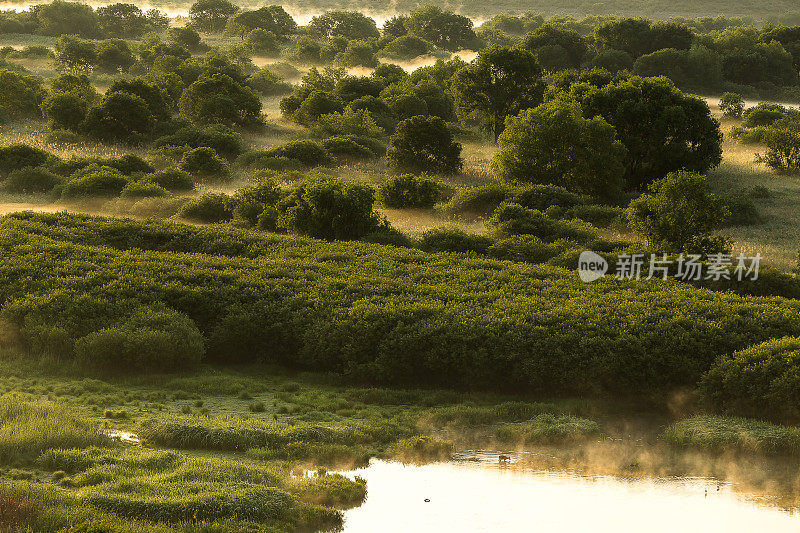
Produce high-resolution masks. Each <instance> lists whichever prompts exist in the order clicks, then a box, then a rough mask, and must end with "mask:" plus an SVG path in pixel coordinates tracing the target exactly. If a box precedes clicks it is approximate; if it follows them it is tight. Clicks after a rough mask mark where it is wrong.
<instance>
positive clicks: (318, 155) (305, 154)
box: [251, 140, 333, 167]
mask: <svg viewBox="0 0 800 533" xmlns="http://www.w3.org/2000/svg"><path fill="white" fill-rule="evenodd" d="M255 153H257V154H261V156H263V157H285V158H287V159H294V160H295V161H299V162H300V163H302V164H304V165H305V166H307V167H317V166H328V165H330V164H331V163H332V162H333V161H332V159H331V155H330V154H329V153H328V152H327V151H326V150H325V148H323V147H322V146H321V145H320V144H319V143H317V142H314V141H308V140H305V141H291V142H288V143H286V144H282V145H280V146H277V147H275V148H271V149H269V150H263V151H261V152H255ZM251 157H255V156H251Z"/></svg>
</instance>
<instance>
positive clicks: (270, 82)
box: [247, 68, 292, 96]
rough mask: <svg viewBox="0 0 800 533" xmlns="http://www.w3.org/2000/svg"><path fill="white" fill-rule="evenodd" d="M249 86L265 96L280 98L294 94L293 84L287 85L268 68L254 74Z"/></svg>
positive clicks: (248, 81)
mask: <svg viewBox="0 0 800 533" xmlns="http://www.w3.org/2000/svg"><path fill="white" fill-rule="evenodd" d="M247 85H248V86H249V87H250V88H252V89H253V90H255V91H258V92H259V93H261V94H262V95H263V96H279V95H282V94H287V93H290V92H292V84H291V83H286V82H285V81H284V80H283V78H282V77H280V76H278V75H277V74H275V73H274V72H272V71H270V70H268V69H266V68H262V69H260V70H258V71H256V72H254V73H253V74H252V75H251V76H250V78H248V80H247Z"/></svg>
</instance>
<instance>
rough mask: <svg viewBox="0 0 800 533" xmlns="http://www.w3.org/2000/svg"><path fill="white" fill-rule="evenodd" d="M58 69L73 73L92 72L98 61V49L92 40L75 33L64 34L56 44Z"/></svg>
mask: <svg viewBox="0 0 800 533" xmlns="http://www.w3.org/2000/svg"><path fill="white" fill-rule="evenodd" d="M55 49H56V52H55V62H56V69H57V70H60V71H66V72H69V73H72V74H86V73H88V72H91V70H92V68H94V66H95V64H96V63H97V49H96V48H95V45H94V43H92V42H91V41H84V40H83V39H81V38H79V37H76V36H75V35H62V36H61V37H60V38H59V39H58V41H56V44H55Z"/></svg>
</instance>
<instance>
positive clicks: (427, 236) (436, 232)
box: [420, 227, 492, 254]
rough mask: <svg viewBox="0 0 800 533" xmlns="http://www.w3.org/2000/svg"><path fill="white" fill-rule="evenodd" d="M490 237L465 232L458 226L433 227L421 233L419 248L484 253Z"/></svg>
mask: <svg viewBox="0 0 800 533" xmlns="http://www.w3.org/2000/svg"><path fill="white" fill-rule="evenodd" d="M491 245H492V239H490V238H489V237H486V236H485V235H475V234H472V233H467V232H465V231H463V230H460V229H458V228H448V227H441V228H433V229H429V230H428V231H426V232H425V233H423V234H422V239H421V240H420V248H422V249H423V250H425V251H426V252H462V253H463V252H474V253H477V254H485V253H486V251H487V250H488V249H489V246H491Z"/></svg>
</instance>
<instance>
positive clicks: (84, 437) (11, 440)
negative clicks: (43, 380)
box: [0, 396, 111, 464]
mask: <svg viewBox="0 0 800 533" xmlns="http://www.w3.org/2000/svg"><path fill="white" fill-rule="evenodd" d="M110 445H111V439H109V438H108V437H107V436H105V435H103V434H102V433H101V432H100V430H99V429H98V428H97V427H94V426H93V425H92V424H90V423H88V422H86V421H85V420H82V419H80V418H79V417H78V416H76V414H75V413H74V412H73V411H71V410H69V409H67V408H66V407H64V406H61V405H58V404H55V403H52V402H47V401H39V402H29V401H21V400H19V399H17V398H15V397H14V396H3V397H0V464H14V463H25V462H30V461H32V460H34V459H36V458H37V457H38V456H39V455H40V454H41V453H42V452H44V451H45V450H48V449H50V448H86V447H89V446H110Z"/></svg>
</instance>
